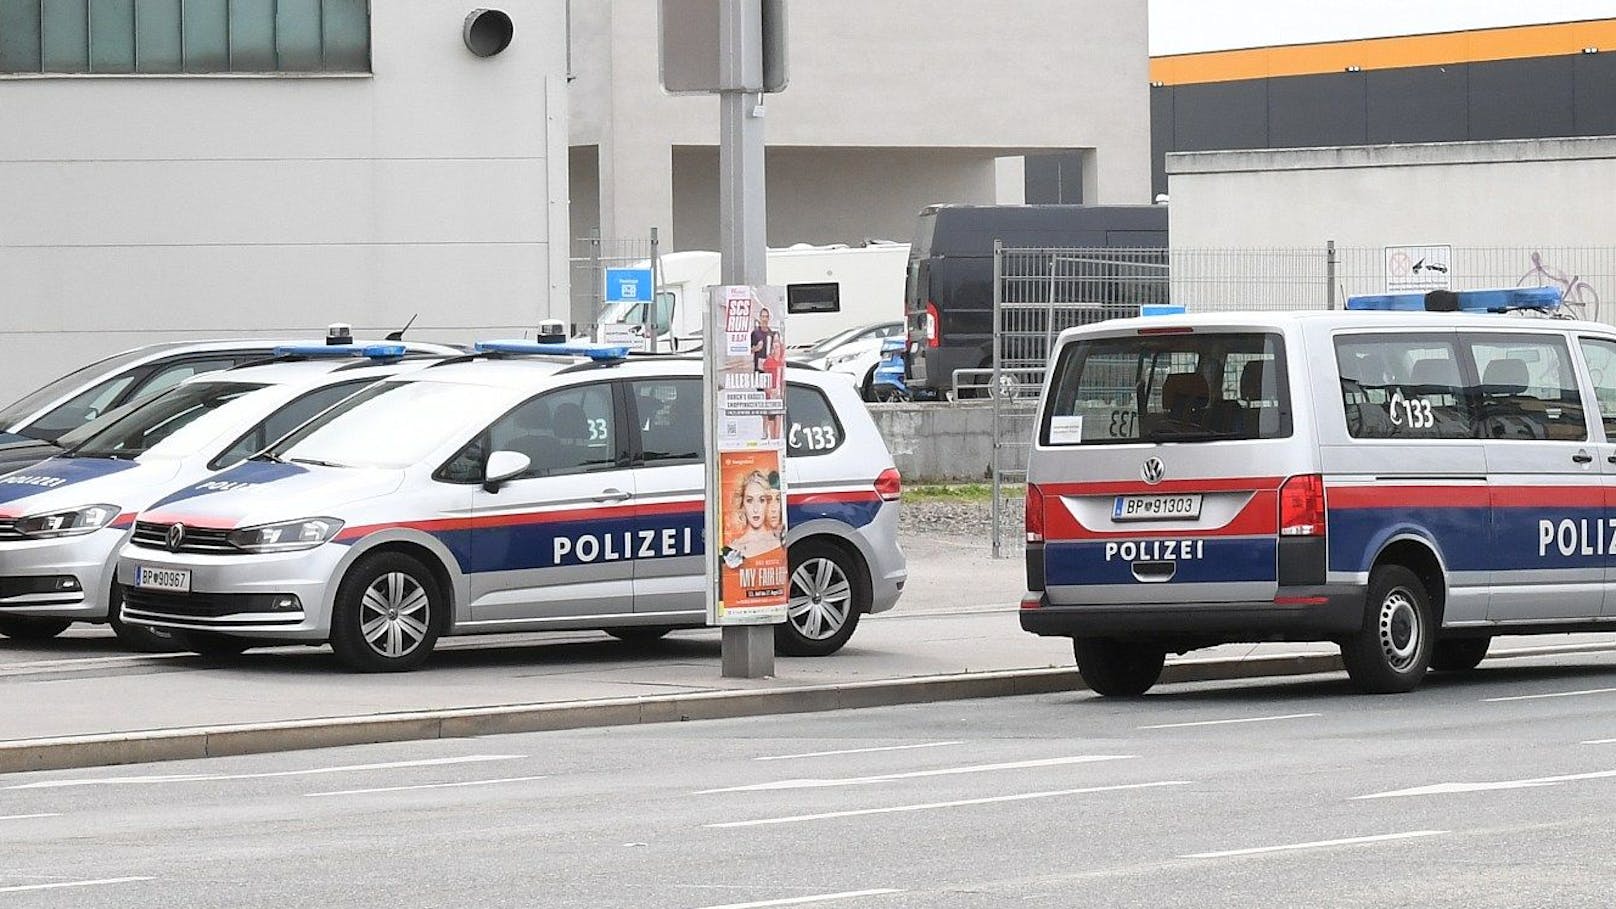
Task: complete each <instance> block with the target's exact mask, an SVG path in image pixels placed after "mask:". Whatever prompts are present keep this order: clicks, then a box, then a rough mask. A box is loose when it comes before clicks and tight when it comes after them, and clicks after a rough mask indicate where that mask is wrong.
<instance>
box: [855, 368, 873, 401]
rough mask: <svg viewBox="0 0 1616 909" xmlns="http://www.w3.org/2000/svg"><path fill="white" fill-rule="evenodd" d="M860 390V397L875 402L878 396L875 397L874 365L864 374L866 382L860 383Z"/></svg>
mask: <svg viewBox="0 0 1616 909" xmlns="http://www.w3.org/2000/svg"><path fill="white" fill-rule="evenodd" d="M859 390H860V392H861V394H860V395H859V397H861V398H863V399H864V400H865V401H866V402H870V403H873V402H874V401H876V400H877V399H876V397H875V367H874V366H871V367H870V371H869V372H867V373H865V374H864V382H863V383H862V384H860V385H859Z"/></svg>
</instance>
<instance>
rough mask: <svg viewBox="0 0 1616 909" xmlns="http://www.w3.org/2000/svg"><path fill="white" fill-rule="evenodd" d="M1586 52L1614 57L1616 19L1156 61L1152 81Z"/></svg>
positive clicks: (1301, 73) (1206, 79)
mask: <svg viewBox="0 0 1616 909" xmlns="http://www.w3.org/2000/svg"><path fill="white" fill-rule="evenodd" d="M1586 48H1598V49H1599V50H1600V51H1603V52H1605V53H1616V19H1591V20H1587V21H1584V22H1560V23H1555V24H1552V25H1517V26H1511V27H1509V28H1484V29H1475V30H1472V31H1463V32H1443V33H1441V34H1433V35H1406V36H1403V37H1398V38H1367V39H1363V40H1359V41H1331V42H1326V43H1319V44H1289V45H1283V46H1280V47H1254V48H1247V49H1243V50H1228V51H1208V52H1205V53H1199V54H1175V55H1172V56H1165V57H1152V58H1151V60H1150V81H1151V82H1152V83H1159V84H1162V85H1188V84H1194V83H1200V82H1233V81H1237V80H1241V79H1267V78H1273V77H1277V76H1307V75H1315V74H1319V73H1339V72H1343V71H1346V70H1350V69H1351V68H1353V67H1357V68H1358V69H1360V70H1375V69H1398V68H1401V67H1408V66H1441V65H1443V64H1448V63H1478V62H1482V61H1486V60H1519V59H1524V58H1528V57H1555V56H1561V55H1565V54H1580V53H1582V52H1583V51H1584V50H1585V49H1586Z"/></svg>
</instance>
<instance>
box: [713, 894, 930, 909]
mask: <svg viewBox="0 0 1616 909" xmlns="http://www.w3.org/2000/svg"><path fill="white" fill-rule="evenodd" d="M902 892H903V891H902V890H890V889H882V890H848V891H846V892H844V893H821V894H819V895H818V896H793V897H789V898H787V899H783V900H762V901H760V902H756V903H725V904H724V905H722V906H703V907H702V909H764V907H766V906H801V905H803V904H804V903H828V902H830V901H831V900H850V899H853V898H854V897H860V896H883V895H886V894H889V893H902Z"/></svg>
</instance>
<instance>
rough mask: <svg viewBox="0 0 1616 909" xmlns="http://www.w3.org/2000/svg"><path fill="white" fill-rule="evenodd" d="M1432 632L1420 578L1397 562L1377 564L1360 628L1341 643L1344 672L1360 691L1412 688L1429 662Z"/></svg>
mask: <svg viewBox="0 0 1616 909" xmlns="http://www.w3.org/2000/svg"><path fill="white" fill-rule="evenodd" d="M1435 631H1436V628H1435V622H1434V620H1433V618H1432V611H1431V597H1430V594H1428V593H1427V592H1426V590H1425V584H1424V583H1423V582H1421V581H1420V579H1419V576H1418V575H1416V574H1415V573H1414V572H1412V571H1410V570H1409V569H1407V568H1404V567H1403V566H1401V565H1382V566H1380V567H1379V568H1376V569H1375V570H1374V571H1373V572H1371V573H1370V575H1369V597H1368V600H1367V602H1366V603H1365V604H1364V627H1363V630H1361V631H1359V632H1358V633H1357V634H1355V635H1353V636H1352V637H1351V638H1348V639H1347V640H1346V641H1345V642H1343V643H1342V645H1341V661H1342V662H1343V663H1345V664H1346V667H1347V676H1348V677H1349V678H1351V679H1352V684H1353V686H1354V687H1356V688H1357V689H1358V690H1359V691H1361V692H1363V693H1364V694H1400V693H1402V692H1405V691H1412V690H1413V689H1414V687H1415V686H1417V685H1419V683H1420V679H1422V678H1424V677H1425V670H1426V669H1427V668H1429V667H1430V665H1431V654H1432V651H1433V650H1434V649H1435V648H1434V647H1433V644H1434V643H1435V638H1436V635H1435Z"/></svg>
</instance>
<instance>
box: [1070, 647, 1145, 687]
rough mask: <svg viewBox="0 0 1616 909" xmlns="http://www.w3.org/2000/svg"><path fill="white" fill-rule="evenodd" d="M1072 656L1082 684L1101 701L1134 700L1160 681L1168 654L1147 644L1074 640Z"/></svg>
mask: <svg viewBox="0 0 1616 909" xmlns="http://www.w3.org/2000/svg"><path fill="white" fill-rule="evenodd" d="M1072 656H1074V657H1076V658H1077V674H1078V675H1080V676H1082V677H1083V684H1085V685H1087V686H1089V690H1090V691H1093V692H1094V693H1095V694H1098V695H1100V696H1102V697H1108V698H1136V697H1139V696H1140V695H1142V694H1144V693H1145V692H1147V691H1149V690H1150V689H1151V686H1153V685H1155V684H1156V682H1157V680H1159V679H1160V678H1161V674H1162V664H1164V663H1165V662H1166V661H1167V652H1166V651H1165V650H1163V649H1162V648H1160V647H1151V646H1149V645H1148V644H1133V643H1128V642H1126V641H1111V640H1104V639H1096V638H1073V639H1072Z"/></svg>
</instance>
